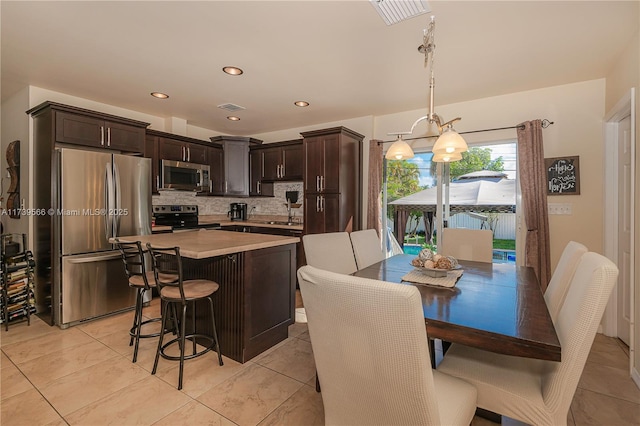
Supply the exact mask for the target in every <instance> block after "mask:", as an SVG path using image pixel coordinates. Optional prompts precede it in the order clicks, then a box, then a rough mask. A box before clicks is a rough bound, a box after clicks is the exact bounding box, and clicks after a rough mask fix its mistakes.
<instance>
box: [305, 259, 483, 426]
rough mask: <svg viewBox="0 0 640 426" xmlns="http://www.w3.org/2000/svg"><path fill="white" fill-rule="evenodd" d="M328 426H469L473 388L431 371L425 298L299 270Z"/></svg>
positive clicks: (404, 288) (406, 288)
mask: <svg viewBox="0 0 640 426" xmlns="http://www.w3.org/2000/svg"><path fill="white" fill-rule="evenodd" d="M298 281H299V282H300V289H301V291H302V297H303V298H304V303H305V307H306V309H307V320H308V324H309V335H310V337H311V345H312V348H313V356H314V358H315V362H316V369H317V372H318V378H319V380H320V384H321V385H322V401H323V404H324V413H325V422H326V424H330V425H469V423H470V422H471V420H472V418H473V416H474V413H475V408H476V390H475V389H474V387H473V386H471V385H469V384H468V383H465V382H464V381H462V380H459V379H456V378H454V377H451V376H448V375H446V374H442V373H440V372H438V371H433V370H432V369H431V362H430V357H429V349H428V347H427V332H426V327H425V322H424V315H423V312H422V299H421V296H420V292H419V291H418V290H417V289H416V288H415V287H414V286H411V285H401V284H393V283H387V282H383V281H377V280H370V279H365V278H358V277H353V276H349V275H342V274H336V273H332V272H329V271H323V270H320V269H317V268H314V267H312V266H303V267H302V268H300V269H299V270H298Z"/></svg>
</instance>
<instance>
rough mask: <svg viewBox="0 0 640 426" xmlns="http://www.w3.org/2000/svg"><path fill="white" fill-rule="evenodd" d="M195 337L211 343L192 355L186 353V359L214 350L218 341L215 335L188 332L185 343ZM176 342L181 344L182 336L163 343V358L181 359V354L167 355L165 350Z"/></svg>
mask: <svg viewBox="0 0 640 426" xmlns="http://www.w3.org/2000/svg"><path fill="white" fill-rule="evenodd" d="M140 337H142V336H140ZM195 338H199V339H203V340H206V341H208V342H210V344H209V345H208V346H207V347H205V348H204V349H203V350H201V351H199V352H196V353H194V354H191V355H186V354H185V356H184V359H185V360H187V359H193V358H197V357H199V356H200V355H204V354H206V353H207V352H209V351H211V350H214V348H215V346H216V342H215V340H214V339H213V337H211V336H207V335H205V334H187V335H185V336H184V340H185V342H184V344H185V345H186V344H187V341H189V340H192V339H195ZM174 343H178V344H180V338H179V337H176V338H175V339H172V340H170V341H168V342H167V343H165V344H164V345H162V347H161V348H160V356H161V357H162V358H164V359H168V360H171V361H180V356H175V355H167V354H165V352H164V351H165V349H167V348H168V347H169V346H170V345H173V344H174ZM214 352H215V350H214Z"/></svg>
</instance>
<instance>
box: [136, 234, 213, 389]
mask: <svg viewBox="0 0 640 426" xmlns="http://www.w3.org/2000/svg"><path fill="white" fill-rule="evenodd" d="M147 248H148V249H149V252H150V253H151V258H152V259H153V271H154V273H155V281H156V286H157V288H158V291H159V293H160V298H161V299H162V301H163V303H165V306H164V309H163V310H162V328H161V329H162V330H165V329H166V323H167V317H168V311H169V307H175V309H176V310H177V308H180V309H181V314H180V320H179V321H178V323H179V326H180V329H179V330H180V331H179V332H178V336H177V337H176V338H175V339H172V340H171V341H169V342H167V343H165V344H163V337H164V333H162V334H161V335H160V339H158V349H157V351H156V360H155V362H154V364H153V370H152V371H151V374H156V370H157V368H158V361H159V359H160V357H161V356H162V357H163V358H165V359H168V360H172V361H180V374H179V377H178V390H180V389H182V372H183V367H184V360H185V359H192V358H196V357H199V356H200V355H204V354H205V353H207V352H209V351H210V350H212V349H215V351H216V352H217V353H218V362H219V363H220V365H223V362H222V355H221V353H220V344H219V342H218V333H217V332H216V322H215V318H214V312H213V298H212V295H213V294H214V293H215V292H216V291H218V288H220V286H219V285H218V283H216V282H214V281H210V280H200V279H197V280H187V281H185V280H183V274H182V258H181V257H180V248H179V247H169V248H160V247H152V246H151V244H149V243H147ZM169 275H177V276H178V280H177V281H170V280H169V281H168V280H165V279H164V278H163V277H166V276H169ZM202 299H207V300H208V301H209V314H210V315H211V324H212V326H213V328H212V330H213V336H207V335H205V334H198V333H196V331H195V322H196V320H195V302H196V301H198V300H202ZM189 304H191V305H192V310H191V311H192V324H193V326H192V327H193V328H192V329H193V332H192V333H191V334H188V335H187V334H186V320H187V318H186V317H187V306H188V305H189ZM196 339H199V340H200V341H201V342H202V341H203V340H204V341H205V342H208V343H209V344H208V345H207V346H206V347H205V348H204V349H202V350H201V351H200V352H198V351H197V348H196ZM187 340H191V341H192V343H193V351H192V353H191V354H190V355H185V353H184V352H185V343H186V341H187ZM176 342H177V343H178V345H179V348H180V356H172V355H168V354H166V353H165V350H166V349H167V347H169V346H170V345H171V344H173V343H176Z"/></svg>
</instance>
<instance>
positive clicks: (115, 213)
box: [111, 162, 122, 238]
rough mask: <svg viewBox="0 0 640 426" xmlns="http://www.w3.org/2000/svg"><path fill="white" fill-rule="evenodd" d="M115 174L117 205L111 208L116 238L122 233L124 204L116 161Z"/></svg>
mask: <svg viewBox="0 0 640 426" xmlns="http://www.w3.org/2000/svg"><path fill="white" fill-rule="evenodd" d="M113 176H114V181H115V188H114V194H115V198H114V202H115V205H114V209H113V210H111V214H112V215H113V221H114V229H113V237H114V238H115V237H117V236H118V235H119V234H120V214H121V213H122V212H121V211H120V206H122V194H121V192H122V191H120V171H119V170H118V165H117V164H116V163H115V162H114V163H113Z"/></svg>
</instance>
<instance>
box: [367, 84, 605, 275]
mask: <svg viewBox="0 0 640 426" xmlns="http://www.w3.org/2000/svg"><path fill="white" fill-rule="evenodd" d="M436 95H437V91H436ZM604 96H605V81H604V79H599V80H592V81H585V82H581V83H575V84H567V85H563V86H556V87H548V88H544V89H539V90H532V91H527V92H519V93H512V94H509V95H504V96H496V97H491V98H484V99H478V100H474V101H469V102H462V103H458V104H451V105H442V106H437V107H436V108H435V110H436V112H437V113H438V114H439V115H440V116H441V117H442V118H443V120H445V121H448V120H450V119H452V118H455V117H462V120H461V121H459V122H457V123H456V124H455V128H456V130H458V131H459V132H464V131H471V130H480V129H490V128H497V127H506V126H513V125H516V124H518V123H521V122H523V121H527V120H533V119H536V118H547V119H549V120H551V121H553V122H555V124H554V125H552V126H551V127H549V128H547V129H545V130H544V131H543V137H544V151H545V157H558V156H564V155H579V156H580V188H581V193H580V195H565V196H553V197H550V198H549V202H551V203H569V204H571V205H572V209H573V214H572V215H565V216H560V215H552V216H550V217H549V226H550V231H551V262H552V269H554V268H555V265H556V264H557V261H558V259H559V257H560V254H561V253H562V250H563V249H564V246H565V245H566V244H567V243H568V242H569V241H570V240H575V241H579V242H581V243H583V244H585V245H586V246H587V247H589V249H590V250H593V251H596V252H602V248H603V247H602V246H603V238H602V218H603V210H602V200H603V196H602V189H603V188H602V173H603V162H602V149H603V138H602V119H603V116H604ZM426 112H427V111H426V109H425V110H417V111H408V112H404V113H398V114H391V115H386V116H380V117H376V121H375V131H374V137H375V138H378V139H386V140H389V139H393V137H390V136H387V133H390V132H391V133H392V132H394V131H407V130H409V129H410V128H411V125H412V124H413V122H414V121H415V120H416V119H417V118H418V117H421V116H423V115H425V114H426ZM427 130H428V129H427V125H426V123H425V122H423V123H420V124H418V126H417V127H416V129H415V130H414V136H421V135H425V134H435V133H436V132H437V129H435V128H433V129H429V132H428V133H427ZM515 137H516V131H515V130H514V129H512V130H503V131H496V132H487V133H476V134H473V135H465V138H466V140H467V142H468V143H469V144H474V143H486V142H493V141H500V140H506V139H514V138H515ZM432 143H433V142H432V141H431V142H429V141H426V140H417V141H414V142H412V144H413V147H414V148H415V149H420V148H425V147H429V146H431V145H432Z"/></svg>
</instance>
